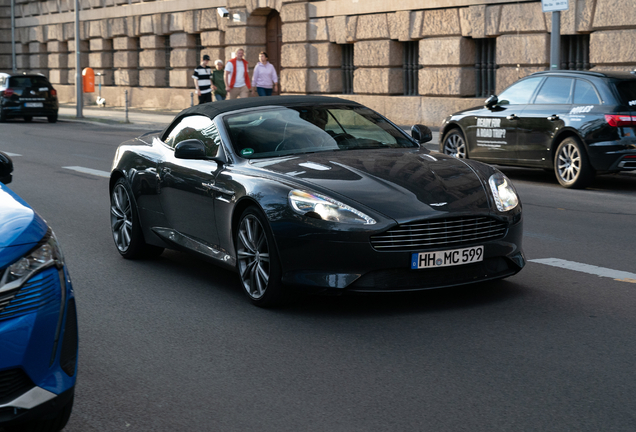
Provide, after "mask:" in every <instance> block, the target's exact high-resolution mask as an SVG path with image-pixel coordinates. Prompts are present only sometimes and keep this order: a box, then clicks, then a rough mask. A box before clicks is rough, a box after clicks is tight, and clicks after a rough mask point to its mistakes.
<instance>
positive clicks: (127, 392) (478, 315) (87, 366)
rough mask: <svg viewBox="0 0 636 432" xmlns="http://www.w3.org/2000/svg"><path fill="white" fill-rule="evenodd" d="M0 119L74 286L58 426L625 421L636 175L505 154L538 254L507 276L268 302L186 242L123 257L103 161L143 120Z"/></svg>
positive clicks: (467, 427) (478, 427)
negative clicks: (569, 184) (572, 182)
mask: <svg viewBox="0 0 636 432" xmlns="http://www.w3.org/2000/svg"><path fill="white" fill-rule="evenodd" d="M0 131H1V133H0V150H1V151H5V152H10V153H11V154H14V155H19V156H14V157H13V160H14V164H15V174H14V181H13V183H12V184H11V185H10V186H11V188H12V189H13V190H15V191H16V192H17V193H19V194H20V195H21V196H22V197H23V198H24V199H26V200H27V201H28V202H29V203H30V204H31V205H32V206H33V207H34V208H35V209H36V210H37V211H38V212H39V213H40V214H41V215H42V216H43V217H44V218H45V219H46V220H47V221H48V222H49V223H50V224H51V225H52V226H53V228H54V230H55V232H56V234H57V236H58V238H59V240H60V243H61V245H62V247H63V250H64V253H65V255H66V259H67V263H68V266H69V268H70V272H71V276H72V279H73V284H74V287H75V291H76V296H77V304H78V313H79V325H80V338H81V339H80V360H79V361H80V365H79V379H78V385H77V391H76V400H75V408H74V411H73V415H72V417H71V420H70V422H69V424H68V426H67V428H66V429H65V430H66V431H68V432H91V431H100V432H104V431H252V430H258V431H277V432H278V431H347V432H349V431H471V432H474V431H488V432H490V431H493V430H496V431H515V432H516V431H559V432H562V431H574V430H575V431H630V432H632V431H634V429H635V426H636V399H635V398H634V395H635V394H636V368H634V359H635V358H636V342H635V341H636V325H635V324H636V316H635V313H634V310H636V275H635V273H636V261H635V260H634V258H635V246H634V245H636V229H635V226H636V225H635V223H634V220H635V216H636V176H633V175H619V176H616V175H615V176H606V177H602V178H599V179H598V180H597V182H596V183H595V185H594V187H593V188H591V189H588V190H584V191H571V190H565V189H563V188H561V187H560V186H558V184H557V182H556V180H555V179H554V178H553V177H552V176H550V175H549V174H546V173H544V172H543V171H533V170H524V169H507V168H504V169H503V171H504V172H505V173H506V174H507V175H509V176H510V177H511V178H512V180H513V182H514V183H515V185H516V187H517V189H518V191H519V194H520V196H521V200H522V202H523V206H524V224H525V225H524V226H525V239H524V249H525V252H526V256H527V258H528V260H530V262H529V263H528V265H527V266H526V268H525V269H524V270H523V271H522V272H520V273H519V274H518V275H516V276H514V277H510V278H508V279H506V280H504V281H499V282H495V283H484V284H479V285H472V286H466V287H461V288H454V289H445V290H434V291H427V292H423V293H418V294H409V295H382V296H356V297H309V298H305V299H303V300H301V301H299V302H298V303H297V304H294V305H292V306H290V307H288V308H286V309H281V310H261V309H258V308H256V307H254V306H252V305H251V304H250V303H249V302H248V301H247V300H246V299H245V298H244V295H243V294H242V293H241V291H240V289H239V285H238V277H237V276H236V275H235V274H233V273H231V272H228V271H225V270H221V269H218V268H216V267H214V266H212V265H209V264H206V263H204V262H202V261H198V260H196V259H193V258H191V257H190V256H188V255H185V254H182V253H178V252H170V251H168V252H165V253H164V254H163V255H162V256H161V257H160V258H159V259H157V260H151V261H137V262H131V261H126V260H124V259H122V258H121V257H120V256H119V254H118V253H117V251H116V249H115V246H114V244H113V241H112V237H111V234H110V228H109V198H108V190H107V185H108V180H107V178H106V177H102V176H101V175H107V172H108V171H109V170H110V163H111V161H112V157H113V155H114V151H115V148H116V146H117V145H118V144H119V143H120V142H122V141H124V140H126V139H128V138H131V137H133V136H136V135H138V134H139V131H137V130H135V129H133V128H127V129H122V128H118V127H113V126H107V125H95V124H83V123H70V122H60V123H58V124H48V123H45V122H42V121H37V119H36V120H34V122H33V123H31V124H26V123H23V122H21V121H15V122H9V123H4V124H1V125H0ZM65 167H75V168H72V169H69V168H65ZM78 167H79V168H78ZM78 169H79V171H78ZM87 169H88V170H87ZM90 170H94V171H90ZM308 259H309V258H308ZM550 259H551V260H550ZM536 260H546V261H536ZM556 260H561V261H556ZM559 265H560V266H561V267H558V266H559ZM563 266H565V268H564V267H563ZM621 272H623V273H621ZM599 274H600V275H601V276H599Z"/></svg>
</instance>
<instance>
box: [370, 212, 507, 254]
mask: <svg viewBox="0 0 636 432" xmlns="http://www.w3.org/2000/svg"><path fill="white" fill-rule="evenodd" d="M507 230H508V224H507V223H506V222H502V221H499V220H496V219H494V218H491V217H487V216H482V217H460V218H449V219H435V220H430V221H421V222H413V223H410V224H403V225H398V226H397V227H395V228H392V229H390V230H388V231H386V232H383V233H382V234H377V235H374V236H371V246H373V248H374V249H375V250H378V251H395V252H405V251H412V250H421V249H427V248H436V249H446V248H450V247H457V246H462V245H466V244H470V243H474V242H484V241H488V240H495V239H499V238H502V237H504V236H505V235H506V231H507Z"/></svg>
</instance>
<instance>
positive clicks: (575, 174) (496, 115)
mask: <svg viewBox="0 0 636 432" xmlns="http://www.w3.org/2000/svg"><path fill="white" fill-rule="evenodd" d="M440 131H441V136H442V137H443V138H442V140H441V141H440V152H443V153H445V154H448V155H453V156H455V157H458V158H470V159H476V160H479V161H482V162H488V163H493V164H498V165H512V166H522V167H535V168H543V169H545V170H550V171H552V170H553V171H554V173H555V175H556V178H557V179H558V181H559V183H560V184H561V185H562V186H564V187H566V188H584V187H586V186H588V185H589V184H590V183H591V182H592V180H593V179H594V175H595V174H596V173H612V172H618V171H625V170H636V72H631V73H629V72H605V73H601V72H583V71H546V72H537V73H534V74H532V75H530V76H528V77H526V78H523V79H521V80H519V81H517V82H516V83H514V84H513V85H511V86H510V87H508V88H507V89H506V90H504V91H503V92H502V93H501V94H500V95H499V97H497V96H491V97H489V98H488V99H487V100H486V102H485V106H483V107H478V108H471V109H468V110H465V111H461V112H458V113H455V114H453V115H450V116H448V117H447V118H446V119H445V120H444V123H443V124H442V127H441V130H440Z"/></svg>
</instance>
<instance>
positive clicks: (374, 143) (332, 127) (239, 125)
mask: <svg viewBox="0 0 636 432" xmlns="http://www.w3.org/2000/svg"><path fill="white" fill-rule="evenodd" d="M225 125H226V128H227V129H228V131H229V135H230V137H231V140H232V146H233V147H234V151H235V152H236V153H237V154H239V155H240V156H242V157H244V158H247V159H260V158H269V157H277V156H284V155H290V154H299V153H314V152H320V151H342V150H353V149H356V150H357V149H378V148H398V147H417V146H418V145H417V144H416V143H415V142H414V141H413V140H412V139H410V138H409V137H408V136H407V135H406V134H404V133H403V132H402V131H400V130H398V129H397V128H395V127H394V126H392V125H391V124H390V123H389V122H387V121H386V120H385V119H384V118H383V117H381V116H380V115H378V114H377V113H375V112H374V111H372V110H370V109H368V108H364V107H349V106H342V105H340V106H303V107H290V108H283V107H278V108H269V109H263V110H258V111H250V112H249V113H241V114H234V115H228V116H226V117H225Z"/></svg>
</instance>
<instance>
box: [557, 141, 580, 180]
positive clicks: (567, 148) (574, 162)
mask: <svg viewBox="0 0 636 432" xmlns="http://www.w3.org/2000/svg"><path fill="white" fill-rule="evenodd" d="M580 171H581V154H580V153H579V149H578V148H577V147H576V145H574V144H572V143H568V144H567V145H564V146H563V147H562V148H561V151H560V152H559V154H558V156H557V172H558V174H559V177H560V178H561V179H563V181H564V182H565V183H572V182H574V181H575V180H576V178H577V177H578V175H579V172H580Z"/></svg>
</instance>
